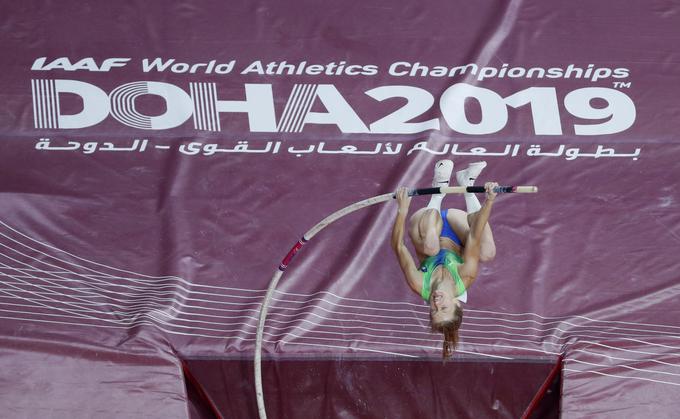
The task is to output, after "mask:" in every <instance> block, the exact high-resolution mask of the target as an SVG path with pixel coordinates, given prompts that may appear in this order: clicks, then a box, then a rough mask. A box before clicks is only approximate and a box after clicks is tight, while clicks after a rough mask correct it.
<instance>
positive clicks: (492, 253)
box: [479, 245, 496, 262]
mask: <svg viewBox="0 0 680 419" xmlns="http://www.w3.org/2000/svg"><path fill="white" fill-rule="evenodd" d="M495 257H496V246H484V245H482V248H481V250H480V251H479V261H480V262H491V261H492V260H494V258H495Z"/></svg>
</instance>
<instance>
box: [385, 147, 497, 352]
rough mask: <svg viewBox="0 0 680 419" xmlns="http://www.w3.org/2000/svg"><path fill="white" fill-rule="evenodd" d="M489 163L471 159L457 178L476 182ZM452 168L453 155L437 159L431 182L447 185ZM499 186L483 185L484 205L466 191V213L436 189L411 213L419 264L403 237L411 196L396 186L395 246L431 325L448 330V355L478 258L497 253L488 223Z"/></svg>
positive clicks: (410, 229)
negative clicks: (426, 306) (446, 202)
mask: <svg viewBox="0 0 680 419" xmlns="http://www.w3.org/2000/svg"><path fill="white" fill-rule="evenodd" d="M485 166H486V163H484V162H477V163H472V164H470V165H469V166H468V168H467V169H465V170H462V171H459V172H457V173H456V180H457V182H458V184H459V185H460V186H472V185H473V184H474V180H475V179H476V178H477V176H478V175H479V174H480V173H481V171H482V169H484V167H485ZM452 171H453V162H452V161H451V160H441V161H439V162H437V163H436V165H435V172H434V179H433V182H432V184H433V186H435V187H437V186H448V184H449V178H450V177H451V173H452ZM496 186H498V184H497V183H495V182H488V183H486V184H485V185H484V187H485V190H486V200H485V201H484V205H481V204H480V202H479V200H478V199H477V197H476V196H475V195H474V194H471V193H466V194H465V195H464V196H465V203H466V207H467V213H465V212H464V211H461V210H458V209H449V210H444V211H441V210H440V208H441V202H442V199H443V198H444V194H440V195H433V196H432V197H431V198H430V203H429V204H428V206H427V207H425V208H421V209H419V210H418V211H416V212H415V213H414V214H413V215H412V216H411V218H410V220H409V227H408V232H409V236H410V237H411V241H412V243H413V246H414V247H415V250H416V256H417V258H418V261H419V266H417V265H416V263H415V261H414V259H413V257H412V255H411V252H410V251H409V250H408V248H407V247H406V245H405V243H404V230H405V227H406V216H407V214H408V210H409V206H410V204H411V197H409V196H408V189H407V188H405V187H401V188H399V189H398V191H397V196H396V197H397V203H398V210H397V216H396V219H395V221H394V228H393V230H392V240H391V244H392V248H393V249H394V252H395V254H396V255H397V259H398V261H399V266H400V267H401V270H402V272H403V273H404V276H405V278H406V282H407V284H408V286H409V287H410V288H411V290H412V291H413V292H415V293H416V294H418V295H420V296H421V297H422V298H423V299H424V300H425V301H428V302H429V304H430V324H431V327H432V330H433V331H437V332H440V333H443V334H444V343H443V350H442V353H443V357H444V358H448V357H450V356H451V355H452V354H453V350H454V349H455V347H456V344H457V342H458V330H459V329H460V325H461V322H462V320H463V308H462V305H461V302H467V289H468V288H470V286H471V285H472V283H473V282H474V281H475V279H476V278H477V273H478V271H479V263H480V262H486V261H490V260H492V259H493V258H494V257H495V254H496V246H495V243H494V240H493V235H492V233H491V228H490V226H489V224H488V220H489V216H490V214H491V207H492V206H493V202H494V199H495V198H496V193H495V192H494V191H493V188H494V187H496Z"/></svg>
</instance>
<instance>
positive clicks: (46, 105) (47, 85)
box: [31, 79, 59, 129]
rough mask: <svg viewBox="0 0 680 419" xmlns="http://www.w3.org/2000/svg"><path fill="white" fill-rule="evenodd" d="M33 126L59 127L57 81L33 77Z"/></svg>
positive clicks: (41, 127) (44, 127) (42, 127)
mask: <svg viewBox="0 0 680 419" xmlns="http://www.w3.org/2000/svg"><path fill="white" fill-rule="evenodd" d="M31 92H32V95H33V126H34V127H35V128H38V129H56V128H59V98H58V95H57V90H56V88H55V81H54V80H49V79H32V80H31Z"/></svg>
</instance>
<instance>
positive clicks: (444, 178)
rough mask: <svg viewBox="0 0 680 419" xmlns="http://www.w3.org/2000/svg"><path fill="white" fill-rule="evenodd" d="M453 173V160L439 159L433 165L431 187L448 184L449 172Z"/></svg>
mask: <svg viewBox="0 0 680 419" xmlns="http://www.w3.org/2000/svg"><path fill="white" fill-rule="evenodd" d="M452 173H453V162H452V161H451V160H439V161H438V162H437V163H435V165H434V177H433V178H432V187H434V188H437V187H441V186H449V181H450V180H451V174H452Z"/></svg>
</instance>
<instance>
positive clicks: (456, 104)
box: [31, 79, 636, 135]
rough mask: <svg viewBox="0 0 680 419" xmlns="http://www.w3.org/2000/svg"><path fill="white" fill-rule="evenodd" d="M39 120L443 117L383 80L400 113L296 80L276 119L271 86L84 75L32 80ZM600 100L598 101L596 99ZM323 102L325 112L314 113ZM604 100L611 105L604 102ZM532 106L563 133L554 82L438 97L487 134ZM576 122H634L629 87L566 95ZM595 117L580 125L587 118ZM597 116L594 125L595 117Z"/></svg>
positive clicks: (368, 128)
mask: <svg viewBox="0 0 680 419" xmlns="http://www.w3.org/2000/svg"><path fill="white" fill-rule="evenodd" d="M31 83H32V92H33V112H34V124H35V127H36V128H39V129H80V128H87V127H91V126H93V125H96V124H99V123H101V122H102V121H104V120H105V119H106V118H107V117H108V116H109V115H111V116H112V117H113V118H115V119H116V120H117V121H119V122H120V123H121V124H123V125H126V126H129V127H132V128H138V129H145V130H165V129H171V128H176V127H178V126H180V125H182V124H184V123H186V122H187V121H188V120H189V119H192V120H193V124H194V128H195V129H197V130H203V131H221V130H222V124H223V122H224V121H225V120H226V118H225V115H227V114H231V113H245V114H247V116H248V123H249V129H250V131H251V132H268V133H274V132H302V131H303V129H304V128H305V127H306V126H309V125H314V124H317V125H335V126H336V127H337V128H338V129H339V130H340V131H341V132H343V133H362V134H414V133H421V132H425V131H428V130H440V129H441V124H442V122H441V121H440V118H438V117H437V118H432V119H428V120H425V121H422V120H421V121H419V122H412V121H413V120H416V119H422V118H421V117H422V116H423V115H425V114H427V113H429V112H430V111H431V110H432V108H433V106H435V98H434V96H433V95H432V94H431V93H430V92H428V91H427V90H424V89H422V88H418V87H413V86H403V85H399V86H380V87H376V88H373V89H370V90H367V91H365V92H364V93H365V94H366V95H367V96H368V97H370V98H371V99H372V100H375V101H378V102H382V101H385V100H388V99H393V98H400V99H402V100H403V99H406V103H405V104H404V105H403V106H401V107H400V108H399V109H397V110H396V111H393V112H391V113H390V114H388V115H385V116H382V117H380V118H378V119H377V120H375V121H372V122H370V123H368V124H366V123H365V122H364V121H363V120H362V119H361V118H360V117H359V115H358V114H357V112H355V110H354V108H353V107H352V106H351V105H350V104H349V103H348V102H347V100H345V98H344V97H343V95H342V94H341V93H340V91H339V90H338V89H337V88H336V87H335V86H334V85H332V84H296V85H294V86H293V89H292V91H291V93H290V95H289V97H288V100H287V101H286V104H285V107H284V108H283V110H282V112H281V114H280V115H279V116H278V117H277V114H276V109H275V106H274V104H275V100H274V93H273V88H272V85H271V84H245V85H244V93H245V100H226V99H224V98H218V95H217V85H216V83H200V82H197V83H189V91H188V92H187V91H185V90H184V89H182V88H180V87H178V86H176V85H174V84H170V83H165V82H156V81H138V82H132V83H126V84H123V85H121V86H119V87H117V88H115V89H113V90H112V91H111V92H110V93H108V94H107V93H106V92H105V91H104V90H102V89H100V88H99V87H97V86H95V85H92V84H90V83H85V82H82V81H78V80H51V79H35V80H31ZM64 94H74V95H77V96H78V97H80V99H81V100H82V110H80V111H79V112H78V113H75V114H63V113H62V111H61V106H60V104H61V100H62V95H64ZM145 95H153V96H157V97H160V98H161V99H162V100H163V101H164V102H165V111H164V113H163V114H161V115H146V114H143V113H141V112H139V111H138V110H137V108H138V106H137V100H138V99H139V98H140V97H143V96H145ZM469 101H476V102H477V104H478V105H479V109H480V110H481V112H480V114H481V118H480V117H479V116H478V115H476V117H475V118H474V119H475V120H471V118H470V115H468V112H467V111H466V103H467V102H469ZM598 101H599V102H600V103H599V104H598V103H596V105H598V106H593V104H592V103H591V102H598ZM317 102H318V103H320V104H322V105H323V107H324V108H325V112H316V111H312V106H313V105H314V104H315V103H317ZM603 103H604V105H603ZM525 105H529V106H528V108H529V109H528V110H517V111H516V112H527V111H528V112H530V113H531V116H532V120H533V130H534V133H535V134H536V135H560V134H562V118H561V116H560V106H559V101H558V98H557V92H556V89H555V88H554V87H529V88H526V89H524V90H520V91H518V92H516V93H514V94H512V95H510V96H507V97H502V96H501V95H499V94H498V93H496V92H494V91H493V90H490V89H487V88H483V87H479V86H474V85H470V84H466V83H456V84H453V85H452V86H450V87H449V88H447V89H446V90H445V91H444V92H443V93H442V95H441V96H440V98H439V103H438V108H439V114H440V115H441V116H442V117H443V120H444V122H445V123H446V124H447V126H448V127H449V128H450V129H451V130H453V131H456V132H459V133H461V134H470V135H483V134H493V133H495V132H498V131H500V130H502V129H503V128H504V127H505V126H506V124H507V121H508V115H509V109H508V108H515V109H516V108H522V107H525ZM563 105H564V108H565V109H566V110H567V112H568V113H569V114H571V115H572V116H574V117H576V118H578V119H580V120H579V121H576V120H575V121H574V123H573V129H574V133H575V134H576V135H603V134H613V133H617V132H621V131H624V130H626V129H628V128H629V127H630V126H632V125H633V123H634V122H635V116H636V111H635V104H634V103H633V101H632V100H631V99H630V98H629V97H628V96H627V95H626V94H625V93H623V92H621V91H619V90H616V89H612V88H604V87H584V88H580V89H576V90H573V91H571V92H569V93H567V94H566V95H565V97H564V99H563ZM584 119H585V120H590V122H591V123H586V124H579V123H577V122H583V121H581V120H584ZM593 122H595V123H593Z"/></svg>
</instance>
